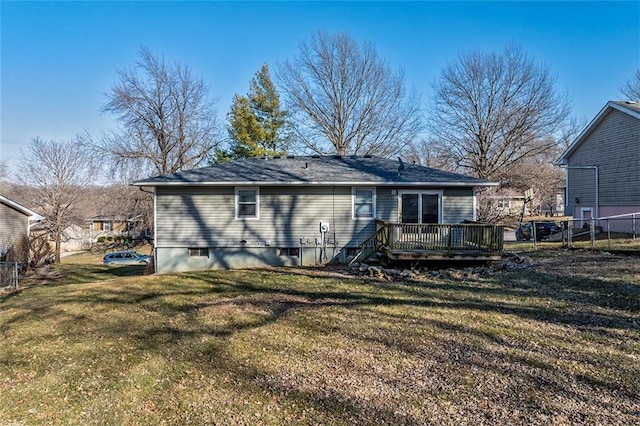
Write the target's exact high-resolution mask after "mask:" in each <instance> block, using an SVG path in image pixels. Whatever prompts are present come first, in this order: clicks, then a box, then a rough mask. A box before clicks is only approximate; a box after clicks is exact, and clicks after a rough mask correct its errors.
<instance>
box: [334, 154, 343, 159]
mask: <svg viewBox="0 0 640 426" xmlns="http://www.w3.org/2000/svg"><path fill="white" fill-rule="evenodd" d="M333 158H335V159H336V160H339V159H341V158H342V155H334V156H333Z"/></svg>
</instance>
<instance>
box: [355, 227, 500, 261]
mask: <svg viewBox="0 0 640 426" xmlns="http://www.w3.org/2000/svg"><path fill="white" fill-rule="evenodd" d="M376 223H377V231H376V233H375V234H374V235H372V236H371V237H369V239H367V240H366V241H365V242H364V243H362V244H361V245H360V248H361V253H362V255H361V256H360V258H361V260H362V261H364V260H366V259H368V258H369V257H371V256H372V255H373V254H375V253H378V254H379V255H382V256H383V257H385V258H386V259H387V260H479V261H485V260H497V259H499V258H500V257H501V256H502V249H503V243H504V240H503V239H504V229H503V227H502V226H496V225H485V224H406V223H389V222H383V221H377V222H376Z"/></svg>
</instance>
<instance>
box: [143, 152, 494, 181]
mask: <svg viewBox="0 0 640 426" xmlns="http://www.w3.org/2000/svg"><path fill="white" fill-rule="evenodd" d="M400 164H401V163H400V161H399V160H390V159H387V158H380V157H372V156H301V157H294V156H288V157H255V158H247V159H242V160H235V161H231V162H228V163H223V164H216V165H213V166H210V167H203V168H200V169H193V170H185V171H181V172H177V173H173V174H168V175H161V176H156V177H152V178H149V179H144V180H140V181H137V182H134V185H138V186H173V185H337V186H340V185H354V184H375V185H434V186H494V185H497V184H496V183H494V182H489V181H486V180H483V179H477V178H473V177H470V176H465V175H461V174H457V173H449V172H444V171H442V170H436V169H432V168H429V167H424V166H419V165H414V164H409V163H403V166H404V168H402V167H401V166H400Z"/></svg>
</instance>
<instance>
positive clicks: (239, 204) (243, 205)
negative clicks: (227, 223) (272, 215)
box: [236, 188, 260, 219]
mask: <svg viewBox="0 0 640 426" xmlns="http://www.w3.org/2000/svg"><path fill="white" fill-rule="evenodd" d="M259 218H260V192H259V190H258V188H236V219H259Z"/></svg>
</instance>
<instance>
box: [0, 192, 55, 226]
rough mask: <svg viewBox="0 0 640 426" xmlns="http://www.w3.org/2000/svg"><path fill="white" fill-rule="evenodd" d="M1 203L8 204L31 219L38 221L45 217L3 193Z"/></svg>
mask: <svg viewBox="0 0 640 426" xmlns="http://www.w3.org/2000/svg"><path fill="white" fill-rule="evenodd" d="M0 203H2V204H4V205H6V206H9V207H11V208H12V209H14V210H17V211H19V212H20V213H22V214H24V215H25V216H28V217H29V220H33V221H38V220H42V219H44V217H42V216H40V215H39V214H38V213H36V212H34V211H33V210H30V209H28V208H26V207H25V206H23V205H22V204H19V203H16V202H15V201H12V200H10V199H8V198H6V197H3V196H2V195H0Z"/></svg>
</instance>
